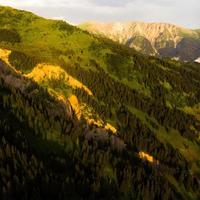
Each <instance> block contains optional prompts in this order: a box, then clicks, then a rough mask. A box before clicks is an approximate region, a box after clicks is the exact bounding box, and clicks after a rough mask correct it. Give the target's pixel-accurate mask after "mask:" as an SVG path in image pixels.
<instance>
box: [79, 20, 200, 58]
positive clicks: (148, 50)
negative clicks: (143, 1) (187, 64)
mask: <svg viewBox="0 0 200 200" xmlns="http://www.w3.org/2000/svg"><path fill="white" fill-rule="evenodd" d="M79 27H80V28H82V29H84V30H88V31H89V32H91V33H95V34H101V35H103V36H104V37H108V38H110V39H113V40H114V41H117V42H120V43H122V44H125V45H127V46H129V47H133V48H135V49H137V50H138V51H140V52H142V53H144V54H147V55H157V56H160V57H170V58H174V59H178V60H182V61H195V60H196V59H198V58H199V57H200V35H199V31H198V30H191V29H186V28H183V27H179V26H176V25H173V24H168V23H144V22H127V23H120V22H116V23H99V22H88V23H84V24H81V25H80V26H79Z"/></svg>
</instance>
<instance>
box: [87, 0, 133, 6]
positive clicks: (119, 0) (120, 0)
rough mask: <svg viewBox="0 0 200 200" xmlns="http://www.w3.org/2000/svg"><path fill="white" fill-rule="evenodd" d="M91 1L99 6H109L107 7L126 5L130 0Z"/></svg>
mask: <svg viewBox="0 0 200 200" xmlns="http://www.w3.org/2000/svg"><path fill="white" fill-rule="evenodd" d="M90 2H91V3H94V4H96V5H99V6H109V7H118V6H122V7H123V6H126V5H127V4H128V3H130V2H131V0H93V1H92V0H91V1H90Z"/></svg>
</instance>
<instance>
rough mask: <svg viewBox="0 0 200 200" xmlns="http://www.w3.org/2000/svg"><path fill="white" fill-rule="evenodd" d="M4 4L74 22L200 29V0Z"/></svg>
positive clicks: (8, 0)
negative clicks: (131, 22)
mask: <svg viewBox="0 0 200 200" xmlns="http://www.w3.org/2000/svg"><path fill="white" fill-rule="evenodd" d="M0 5H7V6H12V7H15V8H19V9H24V10H29V11H32V12H34V13H36V14H38V15H40V16H43V17H47V18H54V19H64V20H66V21H68V22H71V23H73V24H79V23H83V22H86V21H102V22H115V21H120V22H123V21H144V22H167V23H172V24H177V25H180V26H184V27H187V28H200V0H0Z"/></svg>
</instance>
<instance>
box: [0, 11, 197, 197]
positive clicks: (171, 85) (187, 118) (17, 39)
mask: <svg viewBox="0 0 200 200" xmlns="http://www.w3.org/2000/svg"><path fill="white" fill-rule="evenodd" d="M0 59H2V60H3V61H4V62H5V63H7V64H8V65H9V67H10V68H14V70H15V71H16V73H19V74H21V75H23V76H24V77H27V78H29V79H32V80H34V81H36V82H37V83H38V84H39V85H40V86H42V87H43V88H46V89H47V91H48V92H49V93H50V94H51V95H52V96H54V97H56V98H57V99H59V100H61V101H62V102H63V103H66V102H70V103H71V105H72V107H73V109H74V111H75V113H76V116H77V118H78V119H79V120H80V119H82V118H84V119H86V121H87V123H89V124H95V125H96V126H97V127H103V128H106V129H108V130H110V131H111V133H114V134H116V135H117V136H118V137H120V138H121V139H122V140H123V141H124V143H125V144H126V145H128V147H131V148H133V149H135V151H137V152H142V154H141V155H142V156H140V157H142V158H144V160H148V159H149V160H152V158H153V159H154V160H156V161H159V164H160V165H161V166H162V167H163V168H164V171H163V172H162V173H164V172H166V174H165V176H166V178H167V179H169V180H168V181H169V182H170V183H171V184H174V185H178V186H177V187H178V189H177V190H178V191H181V192H182V194H185V192H186V189H185V188H184V187H185V186H183V185H182V183H181V184H180V180H179V179H178V178H177V177H178V176H179V175H180V174H179V170H178V171H176V170H174V171H173V170H172V169H174V168H175V166H178V167H177V168H180V169H184V170H185V171H184V170H183V171H184V172H183V173H186V175H188V174H190V175H191V176H199V173H200V159H199V155H200V137H199V135H200V121H199V112H200V109H199V106H198V105H199V103H200V66H199V65H198V64H195V63H181V62H177V61H173V60H168V59H163V60H161V59H158V58H155V57H147V56H143V55H141V54H139V53H137V52H136V51H134V50H133V49H129V48H127V47H124V46H122V45H120V44H117V43H114V42H112V41H110V40H107V39H105V38H101V37H97V36H94V35H91V34H89V33H87V32H84V31H82V30H80V29H78V28H76V27H73V26H71V25H69V24H67V23H66V22H63V21H55V20H49V19H48V20H47V19H44V18H41V17H38V16H36V15H34V14H32V13H28V12H25V11H19V10H15V9H12V8H9V7H0ZM101 132H102V130H101ZM146 155H148V156H149V157H148V156H146ZM183 166H184V167H183ZM186 166H187V167H186ZM162 167H161V169H163V168H162ZM170 170H172V171H173V173H172V172H171V171H170ZM181 176H184V175H183V174H182V173H181ZM185 182H187V181H186V180H185ZM188 197H191V199H195V198H196V197H197V194H196V193H195V192H194V190H193V189H191V188H190V192H189V193H188Z"/></svg>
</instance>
